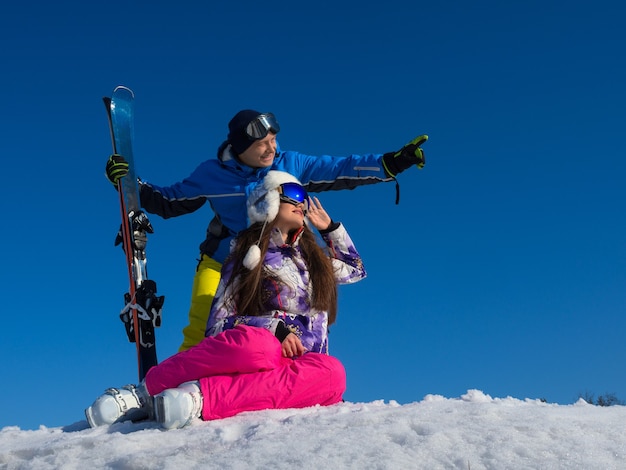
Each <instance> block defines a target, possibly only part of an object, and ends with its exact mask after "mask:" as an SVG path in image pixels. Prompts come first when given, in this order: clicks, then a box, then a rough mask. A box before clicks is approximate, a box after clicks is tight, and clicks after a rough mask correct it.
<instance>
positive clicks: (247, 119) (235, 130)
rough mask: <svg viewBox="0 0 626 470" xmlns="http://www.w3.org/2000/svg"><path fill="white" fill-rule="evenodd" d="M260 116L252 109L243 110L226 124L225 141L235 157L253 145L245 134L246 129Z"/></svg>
mask: <svg viewBox="0 0 626 470" xmlns="http://www.w3.org/2000/svg"><path fill="white" fill-rule="evenodd" d="M261 114H263V113H260V112H258V111H254V110H253V109H244V110H242V111H239V112H238V113H237V114H235V116H234V117H233V118H232V119H231V120H230V122H229V123H228V138H227V140H228V142H229V143H230V145H232V147H233V150H234V151H235V153H236V154H237V155H241V154H242V153H243V152H245V151H246V149H247V148H248V147H250V146H251V145H252V144H253V143H254V140H252V139H250V138H249V137H248V135H247V134H246V127H247V126H248V124H250V123H251V122H252V121H253V120H254V119H256V118H257V117H258V116H260V115H261Z"/></svg>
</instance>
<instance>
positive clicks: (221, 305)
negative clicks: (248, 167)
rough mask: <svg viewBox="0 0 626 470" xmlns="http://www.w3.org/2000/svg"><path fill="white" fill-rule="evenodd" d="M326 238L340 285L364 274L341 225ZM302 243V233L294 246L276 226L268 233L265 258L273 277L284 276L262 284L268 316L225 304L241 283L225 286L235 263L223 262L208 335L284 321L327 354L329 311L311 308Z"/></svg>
mask: <svg viewBox="0 0 626 470" xmlns="http://www.w3.org/2000/svg"><path fill="white" fill-rule="evenodd" d="M322 239H323V240H324V242H325V243H326V245H327V246H328V251H329V253H330V256H331V261H332V263H333V267H334V269H335V278H336V280H337V283H338V284H351V283H354V282H357V281H360V280H361V279H363V278H365V276H366V272H365V269H364V268H363V263H362V261H361V257H360V255H359V253H358V252H357V251H356V248H355V246H354V244H353V243H352V240H351V239H350V236H349V235H348V232H347V231H346V229H345V228H344V227H343V225H341V224H339V225H338V226H337V228H335V229H334V230H332V231H330V232H326V233H322ZM299 241H300V236H298V237H297V238H296V240H295V241H294V243H293V244H292V245H286V244H283V241H282V236H281V233H280V231H279V230H278V229H277V228H275V229H274V232H273V233H272V234H271V236H270V244H269V248H268V251H267V254H266V255H265V259H264V261H263V262H264V264H265V266H266V268H267V269H269V270H270V271H271V272H272V275H273V276H276V277H278V278H279V279H281V281H282V284H280V285H277V284H276V283H275V282H272V281H271V280H267V279H266V280H265V281H264V285H263V288H264V289H265V290H266V291H267V292H268V294H269V295H267V296H266V297H267V301H266V304H265V314H264V315H262V316H248V315H244V314H243V313H242V312H237V311H232V308H231V309H229V308H227V306H226V305H225V299H227V298H229V297H230V296H231V295H232V293H233V291H234V292H236V291H237V289H238V283H237V281H236V280H235V282H233V283H232V284H231V285H230V286H227V283H228V280H229V279H230V277H231V275H232V269H233V262H232V260H231V261H227V262H226V263H225V264H224V267H223V268H222V276H221V280H220V284H219V286H218V288H217V292H216V294H215V299H214V301H213V306H212V307H211V313H210V315H209V319H208V322H207V330H206V336H215V335H217V334H218V333H221V332H222V331H224V330H227V329H230V328H233V327H234V326H235V325H239V324H245V325H251V326H257V327H261V328H267V329H268V330H270V331H271V332H272V333H274V334H275V333H276V327H277V325H278V323H279V322H280V321H281V320H282V321H283V322H284V323H285V325H286V326H287V327H288V328H289V329H290V330H291V332H293V333H295V334H296V335H298V337H299V338H300V340H301V341H302V344H303V345H304V347H305V348H306V350H307V351H313V352H319V353H326V354H327V353H328V312H326V311H320V310H316V309H313V308H312V307H311V306H310V299H311V286H310V282H309V271H308V269H307V266H306V264H305V262H304V259H303V258H302V253H301V251H300V247H299ZM235 310H236V309H235Z"/></svg>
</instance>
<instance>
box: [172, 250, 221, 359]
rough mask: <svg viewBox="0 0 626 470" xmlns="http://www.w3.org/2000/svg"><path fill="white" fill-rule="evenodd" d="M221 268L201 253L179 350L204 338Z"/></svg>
mask: <svg viewBox="0 0 626 470" xmlns="http://www.w3.org/2000/svg"><path fill="white" fill-rule="evenodd" d="M221 269H222V265H221V264H220V263H218V262H217V261H215V260H214V259H212V258H209V257H208V256H207V255H202V259H201V260H200V263H199V264H198V268H197V269H196V275H195V276H194V278H193V287H192V289H191V306H190V307H189V325H187V326H186V327H185V328H183V344H181V345H180V347H179V348H178V350H179V351H185V350H187V349H189V348H190V347H191V346H195V345H196V344H198V343H199V342H200V341H202V340H203V339H204V332H205V330H206V322H207V320H208V319H209V312H210V311H211V304H212V303H213V297H215V292H216V291H217V285H218V284H219V282H220V271H221Z"/></svg>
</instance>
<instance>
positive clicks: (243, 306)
mask: <svg viewBox="0 0 626 470" xmlns="http://www.w3.org/2000/svg"><path fill="white" fill-rule="evenodd" d="M275 226H276V219H274V220H273V221H272V222H268V223H267V225H266V226H265V228H263V223H261V222H257V223H255V224H253V225H251V226H250V227H248V228H247V229H245V230H243V231H242V232H240V233H239V235H238V236H237V239H236V243H235V248H234V249H233V252H232V253H231V255H230V257H229V258H230V259H233V258H234V260H235V264H234V266H233V272H232V276H231V278H230V280H229V284H231V283H233V282H234V280H235V279H238V287H237V291H236V292H234V294H233V296H234V298H231V299H226V302H227V304H228V305H230V307H231V308H234V307H235V306H236V308H237V311H238V312H239V313H240V314H241V315H250V316H259V315H263V314H264V311H263V292H262V291H263V289H261V284H262V281H263V279H267V278H271V279H272V280H273V281H275V282H278V283H280V282H281V281H280V279H276V278H275V277H274V276H271V275H270V274H269V273H268V271H267V270H266V269H265V267H264V264H263V261H261V262H260V263H259V264H258V265H257V266H256V267H255V268H254V269H252V270H249V269H248V268H246V267H245V266H243V259H244V257H245V256H246V253H247V251H248V248H250V246H252V245H254V244H256V243H257V242H258V243H259V248H260V250H261V260H264V259H265V254H266V253H267V248H268V246H269V241H270V234H271V233H272V230H273V229H274V227H275ZM261 231H262V232H263V233H262V234H261ZM295 233H296V232H295V231H294V232H290V233H289V236H288V237H287V239H288V240H291V239H292V238H293V237H294V236H295ZM259 237H261V239H260V241H259ZM298 246H299V247H300V250H301V252H302V256H303V258H304V261H305V263H306V265H307V267H308V270H309V278H310V282H311V287H312V295H311V299H310V300H309V303H310V305H311V307H313V308H315V309H317V310H325V311H327V312H328V323H329V325H330V324H332V323H334V322H335V319H336V317H337V281H336V280H335V275H334V270H333V265H332V262H331V261H330V258H329V257H328V255H327V254H326V252H325V251H324V250H323V249H322V247H321V246H320V245H319V244H318V242H317V239H316V237H315V235H314V233H313V232H312V231H311V229H309V228H308V227H307V226H304V227H303V229H302V234H301V236H300V241H299V243H298Z"/></svg>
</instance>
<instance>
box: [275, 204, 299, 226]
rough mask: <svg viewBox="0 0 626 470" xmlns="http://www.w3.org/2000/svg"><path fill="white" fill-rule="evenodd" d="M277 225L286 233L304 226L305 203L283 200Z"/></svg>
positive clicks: (277, 217)
mask: <svg viewBox="0 0 626 470" xmlns="http://www.w3.org/2000/svg"><path fill="white" fill-rule="evenodd" d="M276 225H277V226H278V228H279V229H280V231H281V232H282V233H284V234H287V233H289V231H290V230H294V229H298V228H300V227H302V226H303V225H304V203H302V202H301V203H299V204H297V205H294V204H292V203H290V202H282V201H281V203H280V206H279V208H278V215H277V216H276Z"/></svg>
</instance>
